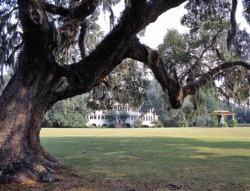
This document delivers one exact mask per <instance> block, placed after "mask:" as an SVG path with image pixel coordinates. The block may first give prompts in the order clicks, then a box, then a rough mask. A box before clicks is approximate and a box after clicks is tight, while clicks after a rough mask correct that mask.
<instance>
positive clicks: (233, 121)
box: [228, 119, 238, 127]
mask: <svg viewBox="0 0 250 191" xmlns="http://www.w3.org/2000/svg"><path fill="white" fill-rule="evenodd" d="M237 126H238V124H237V120H236V119H232V120H229V121H228V127H237Z"/></svg>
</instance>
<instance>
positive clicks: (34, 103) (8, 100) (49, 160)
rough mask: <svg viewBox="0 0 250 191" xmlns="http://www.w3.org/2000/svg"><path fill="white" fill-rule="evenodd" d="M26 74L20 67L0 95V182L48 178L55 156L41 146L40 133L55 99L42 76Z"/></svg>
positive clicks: (54, 164) (54, 163) (54, 162)
mask: <svg viewBox="0 0 250 191" xmlns="http://www.w3.org/2000/svg"><path fill="white" fill-rule="evenodd" d="M23 75H25V74H24V73H23V71H22V70H21V69H19V70H18V71H17V72H16V73H15V75H14V76H13V78H12V79H11V81H10V82H9V84H8V86H7V87H6V89H5V90H4V92H3V94H2V96H1V97H0V183H12V182H17V183H21V182H27V181H30V180H33V181H42V182H51V181H53V177H52V176H51V174H50V172H51V170H50V169H51V167H52V166H58V165H59V164H60V163H59V161H58V160H57V159H55V158H54V157H52V156H51V155H50V154H48V153H47V152H46V151H45V150H44V148H43V147H42V146H41V143H40V138H39V133H40V129H41V124H42V120H43V117H44V114H45V113H46V111H47V110H48V109H49V108H50V107H51V106H52V105H53V103H54V102H55V99H54V98H53V94H51V93H50V91H48V90H50V89H51V88H46V86H51V83H47V84H45V83H44V81H46V78H44V77H45V76H42V75H36V76H35V75H33V76H32V75H30V76H29V77H27V76H26V77H25V78H24V77H23Z"/></svg>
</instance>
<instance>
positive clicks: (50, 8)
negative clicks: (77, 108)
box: [0, 0, 250, 183]
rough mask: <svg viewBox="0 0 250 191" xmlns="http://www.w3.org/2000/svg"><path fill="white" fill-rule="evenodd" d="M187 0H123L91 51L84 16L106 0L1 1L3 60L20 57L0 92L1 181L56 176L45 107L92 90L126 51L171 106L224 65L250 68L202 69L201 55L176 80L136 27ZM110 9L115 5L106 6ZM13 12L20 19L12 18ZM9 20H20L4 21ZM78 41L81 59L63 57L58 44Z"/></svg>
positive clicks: (249, 67)
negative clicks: (45, 132) (45, 140)
mask: <svg viewBox="0 0 250 191" xmlns="http://www.w3.org/2000/svg"><path fill="white" fill-rule="evenodd" d="M185 1H186V0H147V1H146V0H132V1H125V3H126V7H125V9H124V11H123V13H122V16H121V18H120V19H119V21H118V23H117V25H115V26H114V27H113V28H112V30H111V31H110V33H109V34H108V35H107V36H106V37H105V38H104V39H103V40H102V41H101V42H100V43H99V44H98V46H97V47H96V48H95V49H94V50H93V51H92V52H91V53H90V54H89V55H86V54H85V48H84V47H85V46H86V45H85V44H84V35H85V34H86V29H87V27H86V22H85V21H86V20H87V19H88V17H89V16H91V15H93V14H94V13H95V10H96V9H97V8H98V7H100V6H101V3H102V2H104V4H106V5H108V6H110V2H111V1H108V0H105V1H101V0H82V1H74V0H72V1H70V3H69V2H67V1H63V2H61V3H60V1H58V0H57V1H56V2H57V3H56V4H53V3H52V1H44V0H18V1H17V2H16V1H15V0H8V1H1V8H2V9H1V25H0V29H1V65H3V64H8V65H10V66H12V65H13V63H14V62H15V61H14V60H15V59H17V64H16V65H15V73H14V75H13V77H12V78H11V80H10V82H9V83H8V85H7V86H6V88H5V90H4V91H3V93H2V95H1V97H0V183H11V182H17V183H21V182H27V181H29V180H36V181H44V182H51V181H53V176H52V175H51V172H52V169H53V168H54V167H57V166H60V162H59V161H58V160H57V159H56V158H54V157H53V156H51V155H50V154H49V153H47V152H46V151H45V150H44V148H43V147H42V146H41V143H40V138H39V133H40V130H41V124H42V120H43V117H44V115H45V113H46V111H47V110H48V109H49V108H51V107H52V105H53V104H55V103H56V102H58V101H60V100H63V99H66V98H70V97H73V96H76V95H79V94H83V93H86V92H89V91H91V90H92V89H93V88H94V87H96V86H97V85H98V84H99V83H101V82H103V81H105V77H106V76H107V75H108V74H109V73H110V72H111V71H112V70H114V69H115V68H116V66H118V65H119V64H120V63H121V62H122V61H123V60H124V59H127V58H131V59H134V60H137V61H140V62H142V63H144V64H145V65H147V67H148V68H150V69H151V70H152V72H153V74H154V76H155V78H156V79H157V80H158V81H159V83H160V84H161V86H162V88H163V89H164V91H165V92H166V93H167V94H168V96H169V100H170V103H171V106H172V107H173V108H179V107H181V106H182V103H183V100H184V99H185V97H187V96H188V95H194V94H195V93H196V92H197V91H198V90H199V88H200V87H202V86H204V85H206V84H207V83H208V82H211V80H213V77H214V76H216V75H217V74H218V73H220V72H221V71H223V70H228V69H230V68H233V67H236V66H241V67H244V68H246V70H247V71H249V70H250V65H249V64H248V63H246V62H244V61H242V60H238V61H237V60H236V61H231V62H224V63H221V64H219V65H217V66H214V67H213V68H209V69H207V70H203V71H202V70H201V66H202V60H198V61H197V62H195V63H190V70H189V73H188V76H187V78H186V81H185V83H180V80H179V79H178V75H177V72H176V71H175V70H172V71H169V70H168V69H167V68H168V65H169V63H166V62H165V61H164V59H162V56H161V55H160V54H159V53H158V52H157V51H156V50H153V49H151V48H150V47H148V46H146V45H143V44H141V43H140V42H139V40H138V39H137V38H136V35H137V34H138V33H139V32H140V31H141V30H143V29H144V28H145V27H146V26H147V25H149V24H150V23H152V22H154V21H155V20H156V19H157V18H158V17H159V16H160V15H161V14H163V13H164V12H166V11H168V10H170V9H172V8H175V7H177V6H179V5H180V4H182V3H184V2H185ZM192 2H193V6H192V8H193V9H195V7H197V6H200V7H202V6H203V7H204V6H211V5H213V3H215V2H216V1H212V0H211V1H210V0H206V1H199V0H196V1H190V3H192ZM245 2H246V6H249V4H248V3H247V1H245ZM236 5H237V1H236V0H233V1H232V11H231V24H232V27H231V30H230V32H229V38H228V39H229V40H231V41H230V43H229V44H230V46H231V44H233V43H232V42H234V37H235V35H236V31H235V30H236V26H235V22H234V21H235V6H236ZM197 9H199V8H197ZM248 9H249V7H248ZM248 9H247V8H246V10H248ZM17 11H18V12H17ZM110 11H111V13H112V10H111V8H110ZM220 11H221V10H220ZM222 11H223V10H222ZM17 13H18V14H17ZM12 14H15V15H16V16H17V20H16V19H14V18H11V15H12ZM51 15H56V18H57V20H58V21H60V22H58V23H57V24H55V22H53V19H51V18H52V16H51ZM246 15H248V14H247V11H246ZM111 18H112V17H111ZM169 19H171V18H169ZM111 21H112V19H111ZM10 22H13V23H14V22H16V23H17V24H16V25H7V24H8V23H10ZM19 22H20V23H21V25H20V26H21V28H19ZM166 22H168V21H166ZM11 26H12V27H11ZM13 30H14V31H16V32H13ZM18 39H19V40H18ZM76 41H77V42H78V43H79V55H81V59H80V61H78V62H75V63H70V64H67V65H65V64H64V63H61V62H60V59H59V57H60V55H61V54H62V52H64V51H65V50H68V49H69V47H70V46H71V45H72V44H74V43H75V42H76ZM11 45H12V46H11ZM68 60H73V59H68ZM171 65H172V63H171ZM201 71H202V72H201Z"/></svg>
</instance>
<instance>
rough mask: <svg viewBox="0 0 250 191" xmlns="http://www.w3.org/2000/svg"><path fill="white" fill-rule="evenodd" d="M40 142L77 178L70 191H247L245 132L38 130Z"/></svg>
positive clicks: (249, 171) (249, 147)
mask: <svg viewBox="0 0 250 191" xmlns="http://www.w3.org/2000/svg"><path fill="white" fill-rule="evenodd" d="M41 140H42V144H43V146H44V147H45V149H46V150H47V151H49V152H50V153H51V154H53V155H54V156H56V157H58V158H59V159H60V160H61V161H63V162H65V163H66V164H68V165H70V166H72V168H73V170H74V173H77V174H80V175H81V176H82V179H83V184H82V186H81V187H79V188H77V189H76V190H85V189H86V190H88V189H92V190H129V189H130V190H133V189H134V190H168V189H179V190H219V191H221V190H232V191H239V190H244V191H248V190H250V128H140V129H135V128H134V129H61V128H60V129H58V128H52V129H49V128H44V129H42V131H41ZM65 173H66V174H67V173H71V172H70V171H69V170H68V171H67V170H65ZM112 186H113V187H112ZM111 188H112V189H111Z"/></svg>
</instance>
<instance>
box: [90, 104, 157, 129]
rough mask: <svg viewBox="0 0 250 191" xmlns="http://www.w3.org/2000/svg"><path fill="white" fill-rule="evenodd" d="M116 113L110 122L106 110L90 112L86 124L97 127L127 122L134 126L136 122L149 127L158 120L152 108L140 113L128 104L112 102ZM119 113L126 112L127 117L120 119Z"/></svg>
mask: <svg viewBox="0 0 250 191" xmlns="http://www.w3.org/2000/svg"><path fill="white" fill-rule="evenodd" d="M112 111H114V113H115V114H116V119H115V121H113V122H110V121H109V120H108V119H107V113H108V112H109V111H107V110H99V111H94V112H92V113H90V114H89V115H88V116H87V118H88V122H87V126H90V125H95V126H97V127H101V126H103V125H110V124H111V123H119V124H121V125H125V124H129V125H130V126H131V127H134V126H135V125H136V124H137V123H140V125H142V126H148V127H151V126H153V125H154V123H153V122H154V121H157V120H158V115H156V114H155V113H154V112H153V110H150V112H148V113H141V112H140V110H139V108H132V107H129V105H128V104H127V105H120V104H118V103H116V104H114V106H113V110H112ZM121 113H126V114H128V117H127V119H126V120H125V122H124V120H122V119H121V118H120V116H119V115H120V114H121Z"/></svg>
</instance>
